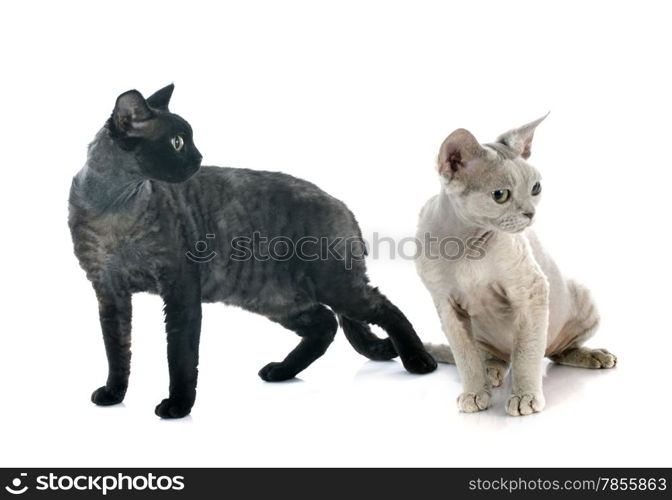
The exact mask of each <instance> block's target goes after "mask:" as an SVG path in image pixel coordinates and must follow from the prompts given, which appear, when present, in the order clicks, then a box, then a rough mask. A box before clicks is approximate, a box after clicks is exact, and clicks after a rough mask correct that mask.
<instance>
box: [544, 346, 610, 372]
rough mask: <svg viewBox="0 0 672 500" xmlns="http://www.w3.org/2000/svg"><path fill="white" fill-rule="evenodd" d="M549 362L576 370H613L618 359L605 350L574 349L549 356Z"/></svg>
mask: <svg viewBox="0 0 672 500" xmlns="http://www.w3.org/2000/svg"><path fill="white" fill-rule="evenodd" d="M550 359H551V361H553V362H554V363H558V364H559V365H568V366H575V367H577V368H597V369H599V368H613V367H614V366H616V362H617V361H618V359H617V358H616V356H614V355H613V354H611V353H610V352H609V351H607V350H606V349H590V348H589V347H574V348H571V349H567V350H565V351H563V352H561V353H559V354H556V355H554V356H551V358H550Z"/></svg>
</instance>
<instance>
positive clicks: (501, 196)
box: [492, 189, 511, 203]
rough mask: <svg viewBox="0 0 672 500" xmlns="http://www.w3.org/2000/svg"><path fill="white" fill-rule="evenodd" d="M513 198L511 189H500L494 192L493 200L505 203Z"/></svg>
mask: <svg viewBox="0 0 672 500" xmlns="http://www.w3.org/2000/svg"><path fill="white" fill-rule="evenodd" d="M510 197H511V191H510V190H509V189H498V190H496V191H493V192H492V199H493V200H495V201H496V202H497V203H505V202H506V201H507V200H508V199H509V198H510Z"/></svg>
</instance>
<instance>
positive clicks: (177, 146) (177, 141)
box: [170, 135, 184, 151]
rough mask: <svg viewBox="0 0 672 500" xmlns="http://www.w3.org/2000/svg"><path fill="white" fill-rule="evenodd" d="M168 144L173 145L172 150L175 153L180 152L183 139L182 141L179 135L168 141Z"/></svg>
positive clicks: (182, 146)
mask: <svg viewBox="0 0 672 500" xmlns="http://www.w3.org/2000/svg"><path fill="white" fill-rule="evenodd" d="M170 143H171V144H172V145H173V149H175V151H182V149H183V148H184V139H182V136H181V135H176V136H175V137H173V138H172V139H171V140H170Z"/></svg>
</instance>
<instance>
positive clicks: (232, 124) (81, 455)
mask: <svg viewBox="0 0 672 500" xmlns="http://www.w3.org/2000/svg"><path fill="white" fill-rule="evenodd" d="M669 19H670V16H669V12H667V9H666V7H665V3H664V2H659V3H655V2H646V1H642V2H632V3H631V4H628V3H620V2H605V3H604V4H600V3H598V2H585V1H584V2H555V3H554V4H552V5H551V4H550V2H515V1H508V2H476V1H470V2H445V1H444V2H420V1H413V2H410V1H409V2H390V1H386V2H362V1H357V2H344V1H342V0H341V1H338V2H308V1H306V2H290V1H283V2H256V1H248V2H236V3H235V4H234V3H233V2H230V3H227V2H217V3H215V2H213V4H205V3H202V2H196V1H190V2H171V1H162V2H139V1H132V2H124V1H116V2H110V3H108V4H107V6H102V3H101V2H14V3H11V4H8V5H6V6H4V7H3V12H2V17H1V18H0V42H1V46H2V47H3V49H2V77H0V86H1V89H2V91H1V92H0V100H1V102H0V112H1V113H2V115H1V117H0V138H1V139H2V141H1V142H0V145H1V147H2V151H1V153H0V158H2V183H1V185H2V194H1V195H0V203H1V207H0V208H1V210H0V214H1V217H2V234H3V239H2V243H3V244H2V245H1V246H0V251H1V252H2V256H1V259H0V262H1V265H2V269H1V272H2V274H1V275H0V280H1V283H2V285H1V286H2V323H1V327H0V328H1V329H2V331H1V333H0V393H1V397H0V465H1V466H281V465H284V466H296V465H303V466H326V465H334V466H498V467H501V466H654V465H656V466H671V465H672V462H671V461H670V456H669V449H670V446H671V445H672V442H671V441H672V440H671V438H670V431H669V418H670V412H671V405H670V397H669V394H670V386H669V384H670V362H669V357H670V349H671V348H672V340H671V339H672V331H671V330H672V329H671V327H670V321H669V315H670V314H671V313H672V308H671V307H670V303H669V298H670V292H669V286H670V282H671V278H672V272H671V266H670V258H671V256H672V253H671V252H670V250H672V249H671V248H670V246H671V245H670V239H669V227H670V223H669V222H670V221H669V217H670V215H669V214H670V204H671V203H672V191H671V189H672V165H671V164H670V154H669V151H670V147H669V141H670V138H671V134H670V122H669V117H670V115H671V112H672V105H671V102H670V89H671V88H672V79H671V78H670V72H669V67H670V53H669V50H670V46H671V43H672V39H671V38H672V35H671V34H670V29H669ZM170 82H175V84H176V90H175V94H174V97H173V101H172V104H171V109H172V110H173V111H174V112H176V113H178V114H180V115H182V116H183V117H185V118H186V119H187V120H189V121H190V123H191V124H192V126H193V128H194V130H195V141H196V144H197V145H198V147H199V149H200V150H201V152H202V153H203V155H204V157H205V160H204V164H210V165H228V166H237V167H249V168H255V169H269V170H281V171H284V172H287V173H290V174H293V175H296V176H299V177H303V178H306V179H308V180H311V181H313V182H315V183H316V184H318V185H319V186H321V187H322V188H324V189H325V190H327V191H328V192H329V193H331V194H333V195H334V196H336V197H339V198H341V199H342V200H344V201H345V202H346V203H347V204H348V205H349V206H350V208H351V209H352V210H353V211H354V212H355V214H356V215H357V217H358V219H359V222H360V224H361V227H362V230H363V232H364V234H365V235H366V236H367V237H369V238H370V237H371V236H372V235H373V232H374V231H377V232H379V233H380V235H381V236H391V237H395V238H402V237H404V236H409V235H412V234H414V231H415V223H416V217H417V213H418V211H419V209H420V207H421V206H422V204H423V203H424V201H425V200H426V199H427V198H429V197H430V196H431V195H433V194H435V193H436V192H437V190H438V181H437V178H436V174H435V170H434V158H435V155H436V152H437V150H438V147H439V144H440V143H441V141H442V140H443V138H444V137H445V136H446V135H447V134H448V133H450V132H451V131H452V130H453V129H455V128H458V127H466V128H468V129H470V130H471V131H472V132H473V133H474V134H476V136H477V137H478V138H479V139H481V141H482V142H487V141H491V140H493V139H494V138H495V137H496V136H497V135H498V134H499V133H500V132H503V131H505V130H507V129H509V128H511V127H514V126H518V125H521V124H523V123H526V122H528V121H530V120H532V119H534V118H537V117H538V116H541V115H542V114H544V113H546V112H547V111H548V110H550V111H551V114H550V116H549V117H548V119H547V120H546V121H545V122H544V123H543V124H542V125H541V126H540V127H539V129H538V130H537V134H536V137H535V142H534V145H533V155H532V158H531V162H532V163H533V164H534V165H535V166H537V167H538V169H539V170H540V171H541V172H542V174H543V176H544V181H543V186H544V194H543V202H542V205H541V207H540V210H539V217H538V222H537V226H536V228H537V230H538V232H539V233H540V235H541V238H542V241H543V242H544V243H545V245H546V247H548V249H549V250H550V251H551V253H552V254H553V255H554V256H555V258H556V260H557V261H558V263H559V264H560V266H561V267H562V268H563V269H564V270H565V271H566V272H567V273H568V274H570V275H571V276H573V277H575V278H577V279H579V280H581V281H582V282H584V283H586V284H587V285H588V286H589V287H590V288H591V289H592V290H593V292H594V295H595V297H596V298H597V301H598V303H599V305H600V307H601V311H602V315H603V323H602V327H601V329H600V331H599V333H598V334H597V336H596V338H595V339H594V340H593V341H591V345H593V346H595V347H607V348H609V349H610V350H612V351H613V352H614V353H615V354H617V355H618V357H619V366H618V367H617V368H616V369H615V370H611V371H589V370H580V369H572V368H566V367H557V366H549V367H548V369H547V371H546V376H545V379H544V384H545V392H546V397H547V408H546V410H545V411H544V412H543V413H541V414H538V415H535V416H532V417H525V418H512V417H507V416H506V415H505V413H504V409H503V404H504V400H505V397H506V388H504V389H499V390H497V391H496V393H495V398H494V399H495V404H494V407H493V408H491V409H490V410H488V411H487V412H483V413H480V414H477V415H464V414H459V413H458V411H457V407H456V404H455V399H456V397H457V395H458V393H459V391H460V385H459V380H458V376H457V373H456V370H455V367H453V366H445V365H443V366H441V367H440V369H439V370H438V371H437V372H435V373H433V374H431V375H427V376H413V375H409V374H407V373H406V372H404V370H403V368H402V367H401V364H400V363H399V362H398V361H394V362H386V363H374V362H370V361H367V360H365V359H364V358H363V357H361V356H359V355H358V354H356V353H355V352H354V351H353V350H352V348H351V347H350V346H349V345H348V344H347V342H346V341H345V339H344V337H343V336H342V334H339V335H338V336H337V340H336V341H335V343H334V344H333V346H332V348H331V349H330V350H329V351H328V352H327V354H326V355H325V356H324V357H323V358H321V359H319V360H318V361H317V362H315V363H314V365H313V366H311V367H310V368H309V369H307V370H306V371H305V372H303V373H301V374H300V378H299V379H298V380H297V381H293V382H289V383H282V384H267V383H264V382H262V381H261V380H260V379H259V378H258V377H257V375H256V373H257V370H258V369H259V368H261V367H262V366H263V365H264V364H266V363H267V362H269V361H272V360H281V359H282V358H283V357H284V356H285V355H286V354H287V352H288V351H289V350H290V349H291V348H292V347H293V346H294V345H295V344H296V342H297V337H296V336H294V335H293V334H291V333H290V332H287V331H284V330H283V329H282V328H280V327H279V326H278V325H275V324H272V323H270V322H269V321H267V320H266V319H264V318H263V317H260V316H255V315H253V314H250V313H246V312H244V311H241V310H236V309H233V308H228V307H226V306H223V305H221V304H217V305H206V306H205V307H204V322H203V335H202V345H201V365H200V383H199V389H198V398H197V402H196V406H195V407H194V409H193V413H192V416H191V417H188V418H186V419H184V420H181V421H161V420H159V419H158V418H157V417H155V416H154V413H153V410H154V406H155V405H156V404H157V403H158V402H159V401H160V400H161V399H162V398H164V397H166V395H167V388H168V377H167V366H166V356H165V336H164V334H163V322H162V312H161V302H160V299H159V298H157V297H153V296H147V295H139V296H136V298H135V299H134V347H133V353H134V358H133V369H132V376H131V385H130V389H129V391H128V395H127V398H126V401H125V403H124V404H123V405H120V406H117V407H112V408H98V407H95V406H94V405H93V404H91V403H90V401H89V396H90V393H91V391H92V390H93V389H95V388H96V387H98V386H100V385H101V384H102V383H103V382H104V380H105V376H106V363H105V356H104V349H103V343H102V338H101V334H100V331H99V326H98V318H97V305H96V301H95V297H94V294H93V292H92V290H91V287H90V285H89V283H88V281H87V280H86V278H85V276H84V273H83V272H82V271H81V269H79V267H78V264H77V261H76V259H75V257H74V256H73V254H72V245H71V242H70V235H69V231H68V228H67V224H66V219H67V196H68V189H69V184H70V180H71V177H72V175H74V174H75V173H76V172H77V170H78V169H79V168H80V167H81V166H82V165H83V163H84V161H85V154H86V145H87V143H88V142H89V141H90V140H91V139H92V138H93V136H94V134H95V133H96V131H97V130H98V129H99V128H100V127H101V126H102V124H103V123H104V121H105V119H106V118H107V117H108V115H109V113H110V112H111V110H112V107H113V104H114V101H115V98H116V97H117V95H118V94H120V93H121V92H123V91H125V90H128V89H130V88H137V89H138V90H140V91H141V92H143V93H144V94H145V95H148V94H149V93H151V92H153V91H154V90H156V89H158V88H160V87H162V86H164V85H166V84H168V83H170ZM383 253H385V252H383ZM369 269H370V275H371V278H372V281H373V282H374V284H376V285H379V286H380V287H381V289H382V290H383V291H384V292H385V293H386V294H387V295H388V296H389V297H390V298H391V299H392V300H393V301H394V302H395V303H396V304H397V305H398V306H399V307H400V308H401V309H402V310H403V311H404V312H405V313H406V314H407V316H408V317H409V319H410V320H411V321H412V322H413V323H414V325H415V327H416V329H417V331H418V333H419V334H420V336H421V337H422V338H423V339H426V340H434V341H438V340H441V338H442V335H441V332H440V328H439V322H438V320H437V318H436V314H435V312H434V310H433V307H432V305H431V301H430V298H429V295H428V294H427V292H426V291H425V290H424V288H423V286H422V284H421V283H420V281H419V279H418V277H417V276H416V273H415V270H414V266H413V263H412V262H410V261H408V260H403V259H398V258H397V259H390V258H389V257H384V256H383V257H379V258H378V259H370V262H369Z"/></svg>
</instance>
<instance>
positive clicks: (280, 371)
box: [259, 362, 296, 382]
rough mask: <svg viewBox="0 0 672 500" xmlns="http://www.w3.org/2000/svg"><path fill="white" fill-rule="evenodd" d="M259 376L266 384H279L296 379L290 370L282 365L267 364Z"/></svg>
mask: <svg viewBox="0 0 672 500" xmlns="http://www.w3.org/2000/svg"><path fill="white" fill-rule="evenodd" d="M259 376H260V377H261V379H262V380H265V381H266V382H281V381H283V380H289V379H290V378H294V377H296V373H294V371H293V370H290V369H288V368H287V366H285V365H284V364H283V363H275V362H274V363H268V364H267V365H266V366H264V367H263V368H262V369H261V370H259Z"/></svg>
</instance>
